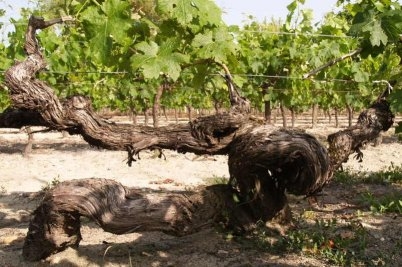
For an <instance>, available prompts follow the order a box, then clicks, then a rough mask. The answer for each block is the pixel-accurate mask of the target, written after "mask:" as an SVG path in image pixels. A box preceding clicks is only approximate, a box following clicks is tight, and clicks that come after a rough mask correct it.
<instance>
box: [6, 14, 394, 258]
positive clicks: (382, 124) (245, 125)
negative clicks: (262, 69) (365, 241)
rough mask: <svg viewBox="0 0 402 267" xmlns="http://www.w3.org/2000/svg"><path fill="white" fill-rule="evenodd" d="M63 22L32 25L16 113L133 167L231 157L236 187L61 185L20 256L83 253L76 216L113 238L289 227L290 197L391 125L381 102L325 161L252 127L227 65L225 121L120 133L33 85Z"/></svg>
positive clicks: (302, 144) (73, 102)
mask: <svg viewBox="0 0 402 267" xmlns="http://www.w3.org/2000/svg"><path fill="white" fill-rule="evenodd" d="M62 21H63V19H57V20H52V21H48V22H47V21H44V20H43V19H41V18H36V17H31V18H30V20H29V26H28V30H27V34H26V44H25V50H26V52H27V54H28V57H27V58H26V60H24V61H22V62H18V63H16V64H15V65H14V66H12V67H11V68H10V69H9V70H7V72H6V73H5V81H6V85H7V86H8V88H9V90H10V96H11V100H12V103H13V108H16V109H20V110H26V111H28V112H32V113H35V114H37V115H38V114H39V115H40V117H41V118H42V119H43V123H44V124H45V125H46V126H48V127H50V128H51V129H55V130H60V131H62V130H66V131H68V132H69V133H70V134H80V135H82V136H83V138H84V139H85V140H86V141H87V142H88V143H89V144H91V145H93V146H97V147H102V148H106V149H111V150H126V151H127V152H128V164H131V163H132V162H133V161H135V160H136V159H135V156H136V155H137V154H138V153H139V152H140V151H141V150H144V149H163V148H165V149H171V150H176V151H179V152H183V153H185V152H194V153H196V154H224V155H226V154H227V155H228V156H229V172H230V183H229V184H228V185H219V186H215V187H209V188H205V189H204V190H201V191H199V192H194V193H192V194H165V195H163V194H153V193H150V194H143V193H141V192H138V191H133V190H130V189H127V188H124V187H123V186H122V185H120V184H117V183H116V182H114V181H111V180H101V179H89V180H81V181H71V182H64V183H61V184H60V185H58V186H57V187H56V188H54V189H53V190H52V191H50V192H49V193H48V194H47V195H46V197H45V198H44V200H43V202H42V203H41V205H40V206H39V207H38V208H37V209H36V211H35V212H34V214H33V217H32V220H31V223H30V227H29V232H28V235H27V238H26V242H25V245H24V248H23V255H24V257H25V258H26V259H28V260H39V259H42V258H44V257H46V256H48V255H50V254H52V253H55V252H57V251H60V250H63V249H65V248H67V247H68V246H77V245H78V244H79V241H80V234H79V228H80V223H79V217H80V216H86V217H89V218H91V219H93V220H94V221H96V222H97V223H98V224H99V225H100V226H101V227H102V228H103V229H104V230H105V231H110V232H113V233H117V234H123V233H127V232H131V231H151V230H152V231H153V230H160V231H164V232H167V233H171V234H176V235H184V234H188V233H191V232H194V231H197V230H198V229H199V228H200V227H202V226H204V225H206V224H208V225H209V224H210V223H216V222H222V221H223V222H226V223H227V224H228V225H229V226H231V227H234V228H235V229H237V230H239V231H247V230H250V229H252V228H253V224H254V223H256V222H257V221H261V220H264V221H266V220H271V219H278V220H279V221H281V220H282V219H283V220H285V221H286V220H288V219H289V218H288V217H287V214H288V213H287V212H288V206H287V200H286V196H285V193H284V192H285V191H287V192H290V193H293V194H297V195H314V194H315V193H317V192H318V191H320V190H321V188H322V187H323V186H324V185H325V184H326V183H327V182H328V181H329V180H330V179H331V177H332V173H333V171H334V170H335V169H336V168H337V167H339V166H340V164H341V163H342V162H343V161H345V160H347V157H348V156H349V155H350V154H351V153H354V152H355V151H357V152H359V151H358V148H359V147H360V146H361V144H362V143H363V142H365V141H368V140H372V139H373V138H375V136H376V135H378V133H379V132H380V131H381V130H386V129H388V128H389V127H390V126H391V125H392V122H393V116H392V113H390V111H389V106H388V105H387V103H386V102H385V101H383V100H381V101H379V102H377V103H376V104H375V105H373V106H372V107H371V108H370V109H368V110H367V111H366V112H365V113H362V115H361V117H360V118H359V122H358V124H357V125H356V126H354V127H351V128H350V129H347V130H345V131H342V132H340V133H337V134H334V135H331V136H330V137H329V138H328V141H329V143H330V149H329V153H328V152H327V150H326V149H325V148H324V147H323V146H322V145H321V144H320V143H319V142H318V141H317V139H316V138H314V137H313V136H311V135H309V134H306V133H304V132H302V131H299V130H286V129H282V128H277V127H274V126H270V125H264V123H263V121H259V120H257V119H255V118H253V117H252V116H251V115H250V114H249V113H248V112H249V110H250V105H249V102H248V100H247V99H245V98H243V97H242V96H240V94H239V92H238V90H237V89H236V87H235V85H234V84H233V82H232V79H231V76H230V73H229V72H228V70H227V68H226V67H225V66H224V65H223V67H224V69H225V71H226V75H225V77H224V78H225V79H226V82H227V84H228V88H229V98H230V101H231V105H232V108H231V111H230V112H229V113H221V114H216V115H213V116H206V117H201V118H197V119H195V120H191V121H190V123H188V124H179V125H169V126H166V127H158V128H153V127H144V126H143V127H139V126H133V125H119V124H114V123H111V122H108V121H106V120H104V119H102V118H101V117H100V116H98V115H97V114H96V113H94V112H93V109H92V106H91V102H90V100H89V99H88V98H87V97H85V96H71V97H69V98H68V99H65V100H64V101H60V100H59V99H58V98H57V97H56V95H55V94H54V92H53V90H52V89H51V88H50V87H49V86H48V85H47V84H46V83H44V82H42V81H39V80H37V79H36V77H37V72H39V71H40V70H42V69H43V68H44V67H45V66H46V63H45V61H44V58H43V56H42V54H41V52H40V49H39V46H38V44H37V42H36V39H35V33H36V30H37V29H44V28H46V27H48V26H50V25H52V24H54V23H59V22H62ZM281 107H282V108H283V106H281ZM37 115H35V116H37ZM41 122H42V121H41ZM285 122H286V120H284V123H285ZM27 124H28V125H30V123H27ZM358 155H360V154H358ZM223 212H224V213H225V214H226V215H225V216H222V213H223Z"/></svg>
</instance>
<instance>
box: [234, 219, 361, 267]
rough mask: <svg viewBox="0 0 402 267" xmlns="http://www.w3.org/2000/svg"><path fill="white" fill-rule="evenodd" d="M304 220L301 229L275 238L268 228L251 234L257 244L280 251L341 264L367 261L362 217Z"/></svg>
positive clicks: (349, 264) (351, 264)
mask: <svg viewBox="0 0 402 267" xmlns="http://www.w3.org/2000/svg"><path fill="white" fill-rule="evenodd" d="M300 223H302V224H301V225H299V227H298V228H297V229H294V230H289V231H288V232H287V233H286V236H281V237H279V239H277V240H274V241H273V240H272V233H271V232H269V231H267V229H266V228H259V229H258V230H257V231H255V232H254V233H253V235H252V236H251V237H250V238H251V239H252V240H253V245H256V246H258V247H259V248H260V249H263V250H268V251H269V252H270V253H276V254H279V255H286V254H288V253H302V254H304V255H307V256H311V257H315V258H319V259H321V260H324V261H325V262H327V263H329V264H331V265H332V264H335V265H337V266H354V265H360V264H364V263H366V261H367V258H366V255H365V254H364V251H365V248H366V247H367V235H368V233H367V232H366V230H365V229H364V228H363V227H362V225H361V224H360V223H359V222H358V221H351V222H348V223H346V224H343V223H340V222H338V221H337V220H336V219H328V220H326V219H316V220H314V223H313V224H311V223H307V222H306V221H301V222H300ZM240 241H243V242H245V241H244V240H240ZM272 241H273V242H272Z"/></svg>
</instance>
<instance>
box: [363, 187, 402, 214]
mask: <svg viewBox="0 0 402 267" xmlns="http://www.w3.org/2000/svg"><path fill="white" fill-rule="evenodd" d="M362 201H363V202H364V203H367V204H368V205H369V206H370V210H371V211H372V212H375V213H391V212H394V213H399V214H402V195H395V194H391V195H386V196H383V197H380V198H376V197H375V196H373V194H372V193H371V192H365V193H363V194H362Z"/></svg>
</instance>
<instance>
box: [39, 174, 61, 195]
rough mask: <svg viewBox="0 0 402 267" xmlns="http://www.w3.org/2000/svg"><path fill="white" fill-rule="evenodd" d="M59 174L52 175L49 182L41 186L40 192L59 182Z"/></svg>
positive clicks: (46, 190)
mask: <svg viewBox="0 0 402 267" xmlns="http://www.w3.org/2000/svg"><path fill="white" fill-rule="evenodd" d="M59 179H60V176H57V177H54V178H53V179H52V180H51V181H50V182H48V183H47V184H46V185H45V186H42V190H41V191H42V192H48V191H49V190H51V189H52V188H53V187H55V186H56V185H58V184H59V183H60V180H59Z"/></svg>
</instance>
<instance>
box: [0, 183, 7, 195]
mask: <svg viewBox="0 0 402 267" xmlns="http://www.w3.org/2000/svg"><path fill="white" fill-rule="evenodd" d="M6 193H7V189H6V188H5V187H4V185H2V186H0V196H3V195H5V194H6Z"/></svg>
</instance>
